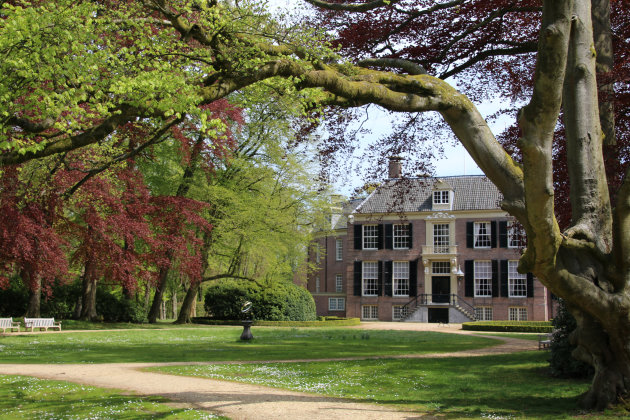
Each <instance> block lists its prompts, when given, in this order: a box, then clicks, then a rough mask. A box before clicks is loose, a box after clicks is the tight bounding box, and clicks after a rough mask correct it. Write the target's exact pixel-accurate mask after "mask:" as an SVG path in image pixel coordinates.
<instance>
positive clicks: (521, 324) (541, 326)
mask: <svg viewBox="0 0 630 420" xmlns="http://www.w3.org/2000/svg"><path fill="white" fill-rule="evenodd" d="M462 329H463V330H469V331H497V332H537V333H550V332H551V331H552V330H553V326H552V325H551V322H548V321H476V322H465V323H464V324H462Z"/></svg>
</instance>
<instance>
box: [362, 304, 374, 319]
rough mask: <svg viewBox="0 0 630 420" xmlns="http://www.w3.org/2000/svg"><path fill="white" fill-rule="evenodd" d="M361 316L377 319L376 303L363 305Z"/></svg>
mask: <svg viewBox="0 0 630 420" xmlns="http://www.w3.org/2000/svg"><path fill="white" fill-rule="evenodd" d="M361 318H363V319H378V306H376V305H363V306H362V307H361Z"/></svg>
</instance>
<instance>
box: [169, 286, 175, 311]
mask: <svg viewBox="0 0 630 420" xmlns="http://www.w3.org/2000/svg"><path fill="white" fill-rule="evenodd" d="M171 303H172V306H171V309H172V312H171V313H172V315H171V316H170V317H169V318H177V289H175V290H173V297H172V298H171Z"/></svg>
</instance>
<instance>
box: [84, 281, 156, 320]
mask: <svg viewBox="0 0 630 420" xmlns="http://www.w3.org/2000/svg"><path fill="white" fill-rule="evenodd" d="M96 312H97V313H98V314H99V315H100V316H101V317H103V321H104V322H133V323H137V324H138V323H141V322H144V320H145V319H146V309H145V307H144V304H143V303H141V302H136V301H135V300H133V299H129V298H127V297H125V296H122V294H121V293H120V292H116V291H111V290H107V289H105V288H103V287H99V288H98V289H97V290H96Z"/></svg>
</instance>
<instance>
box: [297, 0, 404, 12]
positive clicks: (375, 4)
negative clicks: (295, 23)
mask: <svg viewBox="0 0 630 420" xmlns="http://www.w3.org/2000/svg"><path fill="white" fill-rule="evenodd" d="M305 1H306V2H307V3H310V4H312V5H313V6H317V7H320V8H322V9H328V10H338V11H345V12H368V11H370V10H374V9H377V8H379V7H385V6H391V5H394V4H396V3H398V2H399V1H400V0H390V1H387V0H374V1H370V2H367V3H330V2H327V1H323V0H305Z"/></svg>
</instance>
